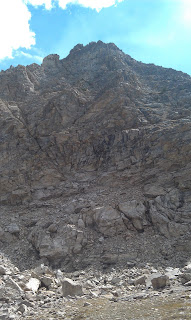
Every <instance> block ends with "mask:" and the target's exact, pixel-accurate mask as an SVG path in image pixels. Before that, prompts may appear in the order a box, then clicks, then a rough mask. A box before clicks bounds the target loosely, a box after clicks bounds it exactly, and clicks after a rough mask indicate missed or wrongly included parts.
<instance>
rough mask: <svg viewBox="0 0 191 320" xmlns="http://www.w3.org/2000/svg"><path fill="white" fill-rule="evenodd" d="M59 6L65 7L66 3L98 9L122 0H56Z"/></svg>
mask: <svg viewBox="0 0 191 320" xmlns="http://www.w3.org/2000/svg"><path fill="white" fill-rule="evenodd" d="M57 1H58V3H59V6H60V7H61V8H63V9H65V8H66V6H67V4H70V3H71V4H78V5H81V6H83V7H86V8H91V9H96V10H97V11H100V10H101V9H103V8H108V7H111V6H113V5H116V4H117V3H119V2H122V1H123V0H57Z"/></svg>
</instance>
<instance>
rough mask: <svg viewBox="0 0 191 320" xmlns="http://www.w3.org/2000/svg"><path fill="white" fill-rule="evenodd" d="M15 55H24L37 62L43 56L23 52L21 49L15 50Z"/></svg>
mask: <svg viewBox="0 0 191 320" xmlns="http://www.w3.org/2000/svg"><path fill="white" fill-rule="evenodd" d="M16 56H24V57H26V58H28V59H31V60H33V61H37V62H39V63H41V62H42V60H43V57H41V56H37V55H33V54H30V53H27V52H23V51H17V52H16Z"/></svg>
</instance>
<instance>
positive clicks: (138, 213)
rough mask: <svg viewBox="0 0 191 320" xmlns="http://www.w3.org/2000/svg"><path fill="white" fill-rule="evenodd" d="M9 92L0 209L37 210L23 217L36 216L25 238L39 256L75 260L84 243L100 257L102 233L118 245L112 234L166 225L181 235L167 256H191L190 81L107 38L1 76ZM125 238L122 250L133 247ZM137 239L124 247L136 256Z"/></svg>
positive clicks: (2, 106)
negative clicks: (93, 243) (106, 41)
mask: <svg viewBox="0 0 191 320" xmlns="http://www.w3.org/2000/svg"><path fill="white" fill-rule="evenodd" d="M0 98H1V101H0V111H1V117H0V128H1V129H0V130H1V141H0V151H1V158H0V175H1V184H0V199H1V204H2V205H15V204H16V205H22V207H21V208H23V206H24V208H25V209H18V212H20V211H23V210H25V211H26V207H27V206H31V207H32V206H33V212H32V213H31V212H30V210H29V211H27V212H28V218H26V220H27V219H28V220H29V221H28V220H27V221H28V222H26V221H24V219H23V221H24V222H23V221H21V222H20V223H21V225H22V227H23V223H25V224H26V225H27V224H29V225H30V223H31V222H30V221H31V219H32V216H33V215H34V217H35V218H34V217H33V220H35V221H36V222H34V221H33V222H32V223H31V225H32V230H31V233H30V236H29V238H28V240H27V241H29V242H30V243H32V244H33V246H34V247H35V250H37V251H38V253H39V255H40V257H43V258H47V259H48V260H49V261H50V262H51V263H58V262H59V263H60V261H63V260H64V261H65V262H64V263H68V261H69V260H70V261H71V259H73V258H71V257H74V259H75V256H76V255H78V254H81V253H82V252H83V254H85V250H87V256H88V254H89V252H90V251H88V250H95V254H94V253H92V254H93V257H94V256H95V257H96V256H97V255H99V253H100V251H99V250H100V247H99V248H98V249H96V248H93V249H92V247H91V246H90V244H91V241H92V239H94V240H95V239H98V238H99V239H100V235H102V236H103V237H105V239H108V240H105V241H106V243H107V241H109V247H108V248H112V241H113V240H112V239H113V238H112V237H125V239H126V238H128V237H129V234H133V235H134V234H137V232H138V233H142V232H144V231H145V234H146V233H147V234H148V237H149V236H151V235H152V236H153V237H154V234H155V233H154V234H153V232H154V231H157V233H158V232H159V234H161V235H163V236H165V237H166V238H167V239H171V238H172V239H176V241H175V240H173V241H175V242H173V246H174V247H173V248H174V249H172V248H169V249H168V250H166V249H162V247H163V242H161V247H160V245H159V247H160V250H161V252H163V253H162V254H163V256H165V255H166V256H169V255H171V258H172V259H173V258H174V257H173V252H175V251H176V250H177V252H178V253H177V254H178V255H179V252H180V251H181V252H183V253H182V256H183V258H185V259H186V258H187V256H188V255H189V254H190V251H191V247H190V245H189V233H190V229H191V227H190V219H191V217H190V210H191V183H190V178H191V164H190V159H191V126H190V124H191V78H190V76H188V75H186V74H184V73H182V72H177V71H175V70H172V69H165V68H162V67H158V66H155V65H152V64H151V65H146V64H143V63H141V62H137V61H135V60H134V59H132V58H131V57H130V56H128V55H126V54H124V53H123V52H122V51H121V50H119V49H118V48H117V47H116V46H115V45H114V44H104V43H102V42H101V41H99V42H97V43H94V42H92V43H90V44H89V45H87V46H85V47H84V46H83V45H77V46H76V47H75V48H74V49H73V50H71V52H70V54H69V56H68V57H66V58H65V59H63V60H59V56H58V55H50V56H48V57H46V58H45V59H44V60H43V63H42V65H41V66H39V65H36V64H33V65H30V66H27V67H23V66H18V67H16V68H10V69H9V70H7V71H2V72H1V73H0ZM55 198H56V199H57V200H54V199H55ZM46 201H50V203H51V205H50V206H52V209H50V210H49V215H50V217H49V218H48V219H47V221H46V223H45V225H42V223H41V222H42V221H41V222H39V223H38V219H39V221H40V219H42V220H44V219H45V216H46V214H47V211H46V210H45V211H44V209H40V210H41V211H39V209H34V208H39V207H41V206H43V205H44V203H45V202H46ZM53 203H55V204H57V206H58V207H57V208H56V207H54V205H53ZM18 208H20V207H18ZM3 210H4V211H3V212H4V214H5V216H6V213H7V211H6V210H7V209H6V208H4V209H3ZM9 210H11V209H9ZM27 210H28V209H27ZM35 210H36V211H35ZM45 220H46V219H45ZM55 221H56V223H55ZM60 221H62V223H61V222H60ZM5 225H6V223H5ZM51 225H53V226H52V227H51V228H50V226H51ZM3 227H4V226H3ZM25 227H26V226H25ZM49 228H50V230H48V234H47V229H49ZM25 233H26V234H27V233H28V231H27V229H26V230H25ZM145 237H146V236H145ZM63 239H64V240H63ZM101 239H102V238H101ZM116 239H117V238H116ZM139 239H142V238H139ZM146 239H147V238H146ZM148 239H149V238H148ZM153 239H154V238H153ZM63 241H64V242H63ZM100 241H102V240H100ZM116 241H117V242H116V248H115V246H114V247H113V248H112V249H113V250H114V253H115V252H117V250H118V249H119V248H118V246H120V245H122V243H123V241H122V239H121V238H120V239H118V240H116ZM124 241H126V240H124ZM140 241H141V240H139V241H138V242H137V249H136V250H137V252H139V254H141V253H140V252H141V250H140V243H139V242H140ZM145 241H146V242H147V240H145ZM156 241H157V240H156ZM161 241H162V240H161ZM169 241H170V240H169ZM167 244H168V242H167ZM128 245H129V247H128V246H127V247H126V244H125V247H124V252H127V251H128V250H129V248H131V249H130V251H131V252H133V246H134V240H133V241H132V244H130V242H129V244H128ZM88 246H89V247H88ZM107 246H108V243H107V244H106V247H107ZM122 246H123V245H122ZM88 248H89V249H88ZM83 250H84V251H83ZM96 250H97V251H96ZM136 250H135V251H136ZM165 250H166V252H165ZM111 251H112V250H111ZM122 251H123V250H122ZM124 252H123V254H124ZM169 252H170V253H169ZM139 254H138V255H139ZM153 255H155V252H154V253H153ZM135 256H137V255H135ZM151 256H152V254H151ZM93 257H92V258H91V259H92V260H91V259H90V260H91V261H93V260H96V259H97V258H95V259H94V258H93ZM132 258H134V255H132ZM152 258H153V256H152ZM121 259H122V260H123V258H121ZM175 259H177V256H176V257H175ZM159 260H160V257H159ZM80 261H81V260H80Z"/></svg>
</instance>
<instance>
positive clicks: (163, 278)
mask: <svg viewBox="0 0 191 320" xmlns="http://www.w3.org/2000/svg"><path fill="white" fill-rule="evenodd" d="M151 283H152V286H153V289H154V290H158V289H162V288H164V287H166V286H167V285H168V284H169V277H168V276H167V275H156V277H153V278H152V279H151Z"/></svg>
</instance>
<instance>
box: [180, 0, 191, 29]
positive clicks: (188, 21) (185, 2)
mask: <svg viewBox="0 0 191 320" xmlns="http://www.w3.org/2000/svg"><path fill="white" fill-rule="evenodd" d="M180 4H181V5H182V20H183V24H184V25H185V26H191V1H190V0H182V1H181V3H180Z"/></svg>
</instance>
